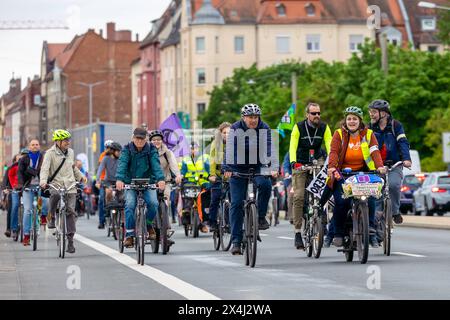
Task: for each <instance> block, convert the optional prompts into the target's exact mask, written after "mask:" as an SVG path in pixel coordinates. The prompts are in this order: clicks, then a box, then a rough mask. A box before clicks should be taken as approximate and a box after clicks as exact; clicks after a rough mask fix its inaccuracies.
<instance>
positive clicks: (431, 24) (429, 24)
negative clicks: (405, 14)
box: [422, 18, 436, 31]
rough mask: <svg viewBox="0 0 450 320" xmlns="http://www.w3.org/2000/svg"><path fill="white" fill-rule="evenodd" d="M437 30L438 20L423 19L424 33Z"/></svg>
mask: <svg viewBox="0 0 450 320" xmlns="http://www.w3.org/2000/svg"><path fill="white" fill-rule="evenodd" d="M433 30H436V18H423V19H422V31H433Z"/></svg>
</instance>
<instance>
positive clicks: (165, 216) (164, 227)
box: [159, 201, 170, 254]
mask: <svg viewBox="0 0 450 320" xmlns="http://www.w3.org/2000/svg"><path fill="white" fill-rule="evenodd" d="M159 210H160V212H159V216H160V220H161V229H160V232H159V239H160V242H161V250H162V254H167V252H169V237H168V235H167V234H168V232H169V227H170V217H169V208H168V207H167V204H166V203H165V201H161V203H160V204H159Z"/></svg>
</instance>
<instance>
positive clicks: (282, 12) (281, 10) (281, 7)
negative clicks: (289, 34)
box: [275, 3, 286, 17]
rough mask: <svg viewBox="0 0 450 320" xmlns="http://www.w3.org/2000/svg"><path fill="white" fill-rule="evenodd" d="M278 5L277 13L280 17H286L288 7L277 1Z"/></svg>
mask: <svg viewBox="0 0 450 320" xmlns="http://www.w3.org/2000/svg"><path fill="white" fill-rule="evenodd" d="M275 6H276V7H277V14H278V16H279V17H285V16H286V7H285V6H284V4H282V3H277V4H276V5H275Z"/></svg>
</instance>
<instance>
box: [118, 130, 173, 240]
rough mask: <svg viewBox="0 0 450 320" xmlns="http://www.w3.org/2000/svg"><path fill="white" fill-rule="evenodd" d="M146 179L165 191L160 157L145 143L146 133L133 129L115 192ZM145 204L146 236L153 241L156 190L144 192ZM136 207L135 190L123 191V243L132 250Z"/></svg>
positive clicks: (123, 154)
mask: <svg viewBox="0 0 450 320" xmlns="http://www.w3.org/2000/svg"><path fill="white" fill-rule="evenodd" d="M135 178H138V179H148V180H149V183H150V184H153V183H155V182H158V187H159V189H160V190H164V189H165V187H166V183H165V181H164V173H163V171H162V169H161V164H160V163H159V155H158V151H157V150H156V148H155V147H154V146H153V145H152V144H149V143H147V130H145V129H143V128H136V129H134V132H133V140H132V141H131V142H130V143H128V144H127V145H125V146H124V147H123V149H122V154H121V155H120V158H119V163H118V165H117V173H116V179H117V181H116V188H117V190H118V191H122V190H123V189H124V187H125V184H130V183H131V180H132V179H135ZM144 201H145V203H146V204H147V217H146V218H147V219H146V220H147V232H148V239H149V240H154V239H156V232H155V230H154V229H153V226H152V223H153V219H154V218H155V216H156V213H157V210H158V198H157V196H156V190H146V191H145V192H144ZM136 205H137V194H136V191H135V190H126V193H125V220H126V221H125V227H126V239H125V241H124V246H125V247H127V248H131V247H133V246H134V236H135V232H134V229H135V223H136V221H135V217H134V211H135V209H136Z"/></svg>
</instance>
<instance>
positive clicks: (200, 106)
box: [197, 103, 206, 114]
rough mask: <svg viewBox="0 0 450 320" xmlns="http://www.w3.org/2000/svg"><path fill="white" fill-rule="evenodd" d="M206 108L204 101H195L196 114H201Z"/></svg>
mask: <svg viewBox="0 0 450 320" xmlns="http://www.w3.org/2000/svg"><path fill="white" fill-rule="evenodd" d="M205 110H206V103H197V114H202V113H203V112H205Z"/></svg>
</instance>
